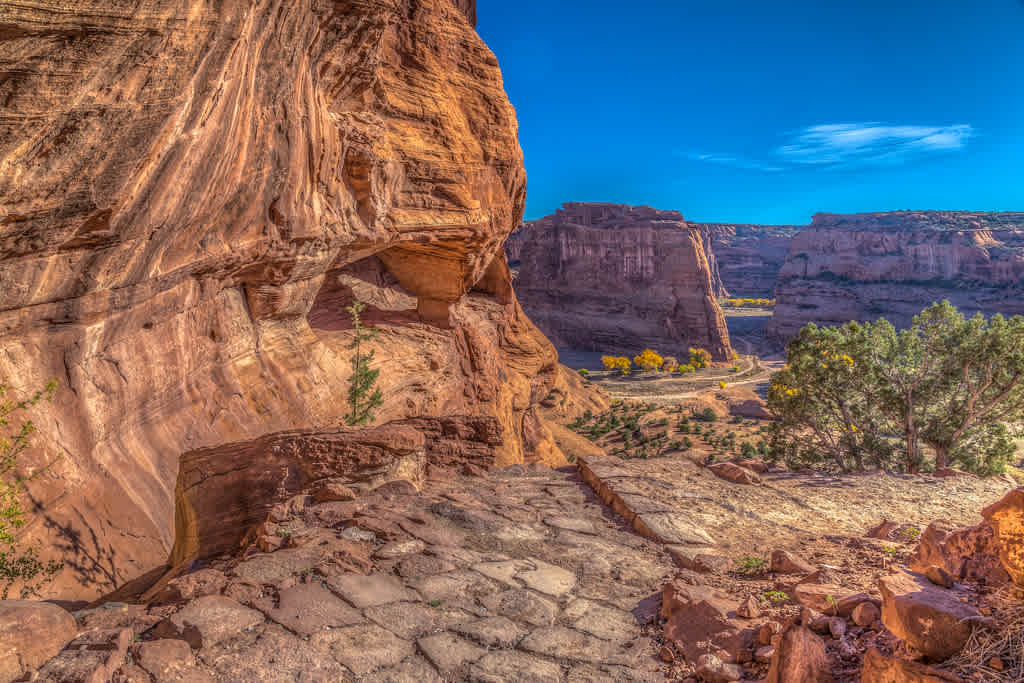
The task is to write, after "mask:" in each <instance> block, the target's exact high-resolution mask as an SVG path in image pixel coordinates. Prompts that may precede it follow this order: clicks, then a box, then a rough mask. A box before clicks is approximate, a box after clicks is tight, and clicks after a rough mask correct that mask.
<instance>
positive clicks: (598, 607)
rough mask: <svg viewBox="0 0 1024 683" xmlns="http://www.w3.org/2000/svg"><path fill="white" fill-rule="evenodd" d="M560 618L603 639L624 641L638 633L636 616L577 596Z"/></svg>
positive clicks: (579, 629) (578, 629)
mask: <svg viewBox="0 0 1024 683" xmlns="http://www.w3.org/2000/svg"><path fill="white" fill-rule="evenodd" d="M562 620H564V621H565V622H566V623H568V624H570V625H571V626H572V627H573V628H574V629H576V630H577V631H583V632H584V633H589V634H591V635H594V636H597V637H598V638H603V639H605V640H616V641H625V640H630V639H632V638H635V637H636V636H637V635H639V630H638V627H637V623H636V617H634V616H633V615H632V614H631V613H629V612H626V611H624V610H620V609H615V608H613V607H607V606H605V605H602V604H601V603H598V602H594V601H593V600H585V599H582V598H577V599H576V600H573V601H572V602H571V603H569V606H568V607H566V608H565V611H563V612H562Z"/></svg>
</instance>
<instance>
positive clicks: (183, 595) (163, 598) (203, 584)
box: [151, 569, 227, 604]
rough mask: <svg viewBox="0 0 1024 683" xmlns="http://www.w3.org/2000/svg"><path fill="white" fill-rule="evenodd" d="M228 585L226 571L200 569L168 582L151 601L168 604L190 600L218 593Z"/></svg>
mask: <svg viewBox="0 0 1024 683" xmlns="http://www.w3.org/2000/svg"><path fill="white" fill-rule="evenodd" d="M225 586H227V577H226V576H224V572H221V571H219V570H217V569H200V570H199V571H196V572H192V573H191V574H185V575H184V576H179V577H178V578H176V579H173V580H171V581H170V582H168V583H167V586H166V587H165V588H164V589H163V590H162V591H160V592H159V593H157V594H156V595H155V596H154V597H153V599H152V600H151V602H154V603H157V604H166V603H173V602H188V601H189V600H194V599H196V598H201V597H203V596H206V595H217V594H218V593H220V592H221V591H223V590H224V588H225Z"/></svg>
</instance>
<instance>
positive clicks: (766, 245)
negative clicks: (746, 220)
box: [693, 223, 800, 298]
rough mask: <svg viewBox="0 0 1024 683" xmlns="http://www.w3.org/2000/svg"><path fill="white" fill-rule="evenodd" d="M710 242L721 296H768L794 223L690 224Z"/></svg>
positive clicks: (770, 294)
mask: <svg viewBox="0 0 1024 683" xmlns="http://www.w3.org/2000/svg"><path fill="white" fill-rule="evenodd" d="M693 225H694V226H695V227H697V228H698V229H699V230H700V231H701V232H702V233H703V234H704V235H705V236H706V238H705V239H706V240H707V241H709V242H710V244H711V246H710V253H711V254H713V255H712V256H711V262H712V264H711V265H712V269H713V270H715V271H716V273H717V277H718V279H719V280H720V281H721V283H722V290H723V292H722V295H723V296H724V295H725V294H728V295H730V296H736V297H763V298H771V297H772V292H773V290H774V289H775V282H776V280H777V279H778V277H779V271H780V270H782V266H783V264H784V263H785V262H786V255H787V254H789V241H790V240H791V239H792V238H793V235H794V234H796V233H797V231H799V230H800V226H795V225H743V224H730V223H694V224H693Z"/></svg>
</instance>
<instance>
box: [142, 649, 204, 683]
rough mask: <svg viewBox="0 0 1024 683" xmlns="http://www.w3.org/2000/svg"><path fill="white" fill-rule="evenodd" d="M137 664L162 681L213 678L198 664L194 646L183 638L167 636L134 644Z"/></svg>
mask: <svg viewBox="0 0 1024 683" xmlns="http://www.w3.org/2000/svg"><path fill="white" fill-rule="evenodd" d="M132 655H133V659H134V661H135V663H136V664H138V665H139V666H140V667H141V668H143V669H145V670H146V671H147V672H148V673H149V674H150V675H151V676H153V678H154V679H155V680H156V681H158V683H159V682H161V681H190V682H192V683H200V682H201V681H210V682H211V683H212V681H213V678H212V677H211V676H210V675H209V674H207V673H206V672H204V671H202V670H201V669H199V668H198V667H197V666H196V663H195V657H194V656H193V655H192V648H190V647H189V646H188V643H186V642H185V641H183V640H176V639H172V638H165V639H162V640H150V641H145V642H141V643H137V644H135V645H133V646H132Z"/></svg>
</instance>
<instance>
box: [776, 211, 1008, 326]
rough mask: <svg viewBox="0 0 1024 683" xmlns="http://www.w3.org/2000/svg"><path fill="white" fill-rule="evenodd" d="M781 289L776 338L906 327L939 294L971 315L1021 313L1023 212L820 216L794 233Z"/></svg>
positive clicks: (941, 212)
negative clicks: (809, 331) (844, 328)
mask: <svg viewBox="0 0 1024 683" xmlns="http://www.w3.org/2000/svg"><path fill="white" fill-rule="evenodd" d="M775 295H776V299H777V302H776V306H775V312H774V314H773V316H772V320H771V322H770V323H769V326H768V334H769V336H770V337H771V338H773V339H774V340H776V341H777V342H784V341H785V340H787V339H789V338H790V337H792V336H793V335H795V334H796V333H797V332H798V331H799V330H800V328H801V327H802V326H804V325H805V324H807V323H809V322H814V323H817V324H826V325H832V324H842V323H845V322H847V321H850V320H874V319H876V318H879V317H885V318H887V319H888V320H889V321H890V322H892V323H893V324H894V325H897V326H905V325H907V324H909V322H910V320H911V318H912V317H913V316H914V314H916V313H918V312H920V311H921V309H923V308H924V307H925V306H927V305H929V304H931V303H932V302H934V301H939V300H942V299H949V300H950V301H951V302H952V303H953V304H954V305H956V306H957V307H959V308H961V309H962V310H964V311H966V312H968V313H973V312H977V311H981V312H983V313H985V314H993V313H997V312H1001V313H1004V314H1017V313H1024V213H980V212H966V211H961V212H956V211H900V212H891V213H870V214H857V215H852V216H843V215H835V214H817V215H816V216H814V219H813V221H812V223H811V225H810V226H809V227H808V228H806V229H804V230H803V231H801V232H799V233H798V234H797V235H795V236H794V237H793V239H792V243H791V245H790V250H789V255H788V257H787V259H786V264H785V266H784V267H783V268H782V270H781V272H780V274H779V281H778V284H777V285H776V288H775Z"/></svg>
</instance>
